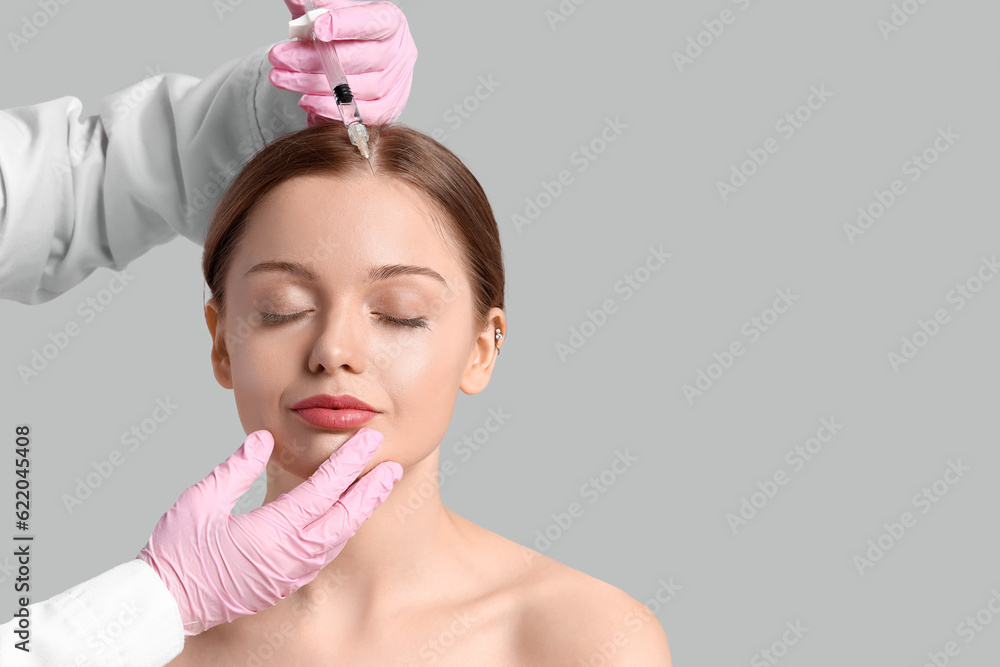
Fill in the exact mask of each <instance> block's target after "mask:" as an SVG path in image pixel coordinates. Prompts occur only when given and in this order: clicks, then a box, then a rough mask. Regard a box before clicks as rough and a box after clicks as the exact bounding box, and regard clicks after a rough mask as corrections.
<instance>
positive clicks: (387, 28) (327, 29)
mask: <svg viewBox="0 0 1000 667" xmlns="http://www.w3.org/2000/svg"><path fill="white" fill-rule="evenodd" d="M404 23H405V19H404V18H403V12H402V11H400V9H399V7H397V6H396V5H394V4H392V3H391V2H365V3H360V4H352V5H348V6H345V7H339V8H334V9H331V10H330V11H328V12H326V13H324V14H321V15H320V16H317V17H316V20H315V21H314V22H313V33H314V34H315V35H316V38H317V39H321V40H323V41H324V42H333V41H338V40H347V39H360V40H371V39H374V40H380V39H386V38H389V37H392V36H393V35H395V34H396V33H397V32H398V31H399V29H400V27H401V26H403V25H404ZM338 47H339V45H338ZM337 55H340V53H339V51H338V54H337Z"/></svg>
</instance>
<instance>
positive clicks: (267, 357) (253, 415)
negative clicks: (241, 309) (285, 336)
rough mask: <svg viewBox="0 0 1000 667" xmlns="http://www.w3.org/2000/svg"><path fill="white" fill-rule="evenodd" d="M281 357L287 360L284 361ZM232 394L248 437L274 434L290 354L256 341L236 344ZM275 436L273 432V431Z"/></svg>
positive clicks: (285, 382) (231, 360) (232, 352)
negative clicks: (265, 432) (266, 432)
mask: <svg viewBox="0 0 1000 667" xmlns="http://www.w3.org/2000/svg"><path fill="white" fill-rule="evenodd" d="M282 357H286V359H285V360H284V361H283V360H282ZM230 367H231V369H232V378H233V394H234V397H235V399H236V408H237V411H238V412H239V415H240V421H241V422H242V424H243V427H244V430H246V432H247V433H252V432H253V431H256V430H258V429H262V428H267V429H268V430H272V429H273V428H274V425H275V422H274V417H275V416H276V410H277V409H278V405H279V400H280V396H281V392H282V388H283V387H285V386H287V384H288V378H286V377H285V374H287V373H288V363H287V352H283V351H282V350H279V349H275V346H271V345H264V344H262V343H261V341H259V340H255V339H254V338H253V337H248V338H247V339H245V340H243V341H241V342H239V343H237V345H236V347H235V348H234V349H233V350H232V351H231V353H230ZM272 432H273V431H272Z"/></svg>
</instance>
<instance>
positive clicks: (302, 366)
mask: <svg viewBox="0 0 1000 667" xmlns="http://www.w3.org/2000/svg"><path fill="white" fill-rule="evenodd" d="M431 210H432V209H431V207H430V204H429V203H427V202H426V201H425V200H424V198H423V197H422V196H421V195H419V194H417V193H416V192H415V191H414V190H411V189H410V188H409V187H407V186H406V185H403V184H401V183H399V182H398V181H393V180H389V179H386V178H370V177H367V178H366V177H336V176H329V175H318V176H300V177H296V178H293V179H291V180H288V181H286V182H284V183H282V184H281V185H280V186H278V187H277V188H275V189H274V190H272V191H271V192H270V193H269V194H268V195H267V196H266V197H265V198H264V199H263V200H262V201H261V202H260V204H259V205H258V207H257V208H256V209H255V210H254V212H253V213H252V215H251V217H250V219H249V221H248V229H247V234H246V236H245V237H244V238H243V240H242V242H241V243H240V245H239V247H238V249H237V252H236V254H235V255H234V256H233V261H232V263H231V264H230V267H229V269H228V273H227V275H226V277H225V290H226V291H225V300H226V312H225V315H224V317H223V318H222V319H221V320H220V319H218V311H217V303H216V302H215V300H214V299H212V300H210V301H209V304H208V305H207V306H206V312H205V314H206V319H207V321H208V325H209V329H210V331H211V333H212V338H213V341H214V346H213V352H212V360H213V366H214V369H215V375H216V378H217V379H218V381H219V383H220V384H221V385H222V386H224V387H226V388H231V389H233V390H234V394H235V397H236V407H237V410H238V411H239V415H240V421H241V422H242V424H243V428H244V430H245V431H246V433H248V434H249V433H252V432H253V431H256V430H258V429H267V430H268V431H270V432H271V434H272V435H273V436H274V440H275V447H274V453H273V454H272V457H271V461H272V463H276V464H278V465H279V466H281V467H282V468H283V469H284V470H286V471H288V472H290V473H293V474H294V475H296V476H298V477H300V478H302V479H305V478H307V477H309V475H311V474H312V473H313V472H314V471H315V470H316V468H318V467H319V465H320V464H322V463H323V462H324V461H325V460H326V459H327V458H328V457H329V456H330V454H331V453H332V452H333V451H335V450H336V449H338V448H339V447H340V446H341V445H342V444H343V443H344V442H346V441H347V440H348V439H349V438H350V437H351V436H353V435H354V434H355V433H357V432H358V431H359V430H360V429H361V428H364V427H367V428H371V429H374V430H376V431H379V432H380V433H381V434H382V435H383V436H384V440H383V442H382V445H381V447H380V448H379V450H378V452H376V454H375V456H374V457H373V459H372V460H371V461H370V462H369V463H368V465H367V466H366V467H365V469H364V472H367V471H368V470H371V469H372V468H373V467H374V466H375V465H377V464H378V463H379V462H381V461H385V460H391V461H396V462H397V463H399V464H400V465H402V466H403V468H407V467H409V466H411V465H413V464H414V463H416V462H418V461H420V460H422V459H423V458H425V457H426V456H427V455H428V454H430V453H431V452H433V451H434V450H435V448H436V447H437V446H438V445H439V444H440V442H441V440H442V438H443V437H444V434H445V432H446V431H447V429H448V423H449V422H450V420H451V414H452V411H453V409H454V406H455V401H456V399H457V396H458V390H459V389H462V390H463V391H465V392H466V393H470V394H472V393H476V392H478V391H480V390H482V388H483V387H485V386H486V383H488V382H489V376H490V373H491V372H492V366H493V358H494V354H493V352H494V351H493V335H492V333H491V332H492V331H493V327H495V326H496V323H495V322H493V321H491V322H490V327H489V328H488V329H487V330H486V331H483V332H480V331H474V330H473V311H472V294H471V291H470V284H469V281H468V278H467V276H466V275H465V271H464V270H463V268H462V267H461V265H460V263H459V255H458V252H459V251H458V248H457V246H455V245H454V243H453V242H452V241H451V240H450V239H448V238H446V237H443V236H442V233H443V232H439V231H438V228H437V226H436V225H435V224H434V222H433V221H432V218H431ZM279 262H280V263H281V264H273V263H279ZM268 263H272V264H271V265H269V264H268ZM293 266H294V267H296V270H291V269H292V268H293ZM398 266H408V267H421V268H420V269H419V271H421V272H422V273H411V272H408V271H398V270H393V269H391V268H386V267H398ZM281 267H284V268H281ZM435 273H436V274H437V275H438V276H440V278H438V277H435V276H434V274H435ZM390 274H391V275H390ZM428 274H430V275H428ZM494 311H495V312H493V313H491V316H492V315H498V316H499V317H501V318H502V311H500V310H499V309H494ZM277 317H280V318H281V319H280V320H278V319H277ZM390 318H395V319H397V320H406V321H407V322H406V323H399V322H396V321H393V319H390ZM498 321H499V322H501V323H502V319H501V320H498ZM501 327H502V328H503V325H502V324H501ZM318 394H326V395H329V396H338V395H341V394H350V395H352V396H354V397H356V398H359V399H361V400H362V401H364V402H365V403H367V404H368V405H370V406H371V407H372V408H374V409H375V410H376V411H377V414H376V415H375V416H374V417H373V418H372V419H370V420H369V421H367V422H366V423H364V424H361V425H355V426H351V427H347V428H337V429H332V428H327V427H323V426H317V425H314V424H312V423H310V422H308V421H306V420H305V419H303V417H302V416H301V415H300V413H298V412H297V411H295V410H293V409H292V406H293V405H295V404H296V403H298V402H300V401H302V400H303V399H306V398H309V397H311V396H315V395H318Z"/></svg>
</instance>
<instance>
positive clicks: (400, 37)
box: [268, 0, 417, 127]
mask: <svg viewBox="0 0 1000 667" xmlns="http://www.w3.org/2000/svg"><path fill="white" fill-rule="evenodd" d="M315 3H316V6H317V7H318V8H320V9H329V10H330V11H329V12H326V13H324V14H323V15H321V16H319V17H318V18H317V19H316V22H315V23H314V25H313V29H314V31H315V33H316V37H317V39H321V40H323V41H327V42H334V44H335V45H336V49H337V57H338V58H339V59H340V64H341V65H342V66H343V68H344V73H345V74H346V75H347V83H348V84H349V85H350V86H351V92H352V93H354V99H355V100H356V101H357V105H358V111H359V112H360V113H361V118H362V119H363V120H364V122H365V124H366V125H367V124H372V125H382V124H388V123H391V122H393V121H394V120H396V119H397V118H399V115H400V114H401V113H402V112H403V107H405V106H406V100H407V98H408V97H409V95H410V86H411V85H412V83H413V66H414V64H415V63H416V60H417V46H416V44H414V43H413V37H412V36H410V28H409V26H408V25H407V23H406V17H405V16H403V12H402V11H400V9H399V8H398V7H397V6H396V5H394V4H392V3H391V2H356V1H355V0H315ZM285 4H286V5H287V6H288V9H289V11H290V12H291V13H292V18H298V17H299V16H302V15H303V14H304V13H305V8H304V7H303V6H302V2H300V1H296V0H285ZM268 60H270V61H271V64H272V65H273V66H274V68H273V69H272V70H271V73H270V74H269V78H270V81H271V83H273V84H274V85H275V86H277V87H278V88H283V89H285V90H291V91H295V92H299V93H303V95H302V99H301V100H299V106H300V107H302V108H303V109H305V110H306V112H308V114H309V115H308V124H309V126H310V127H311V126H313V125H315V124H316V123H317V122H320V121H319V120H318V119H317V118H316V116H323V117H325V118H332V119H334V120H337V121H339V120H341V118H340V110H339V109H338V108H337V102H336V100H335V99H334V97H333V91H332V90H331V89H330V84H329V82H328V81H327V80H326V76H325V75H324V74H323V66H322V65H321V64H320V60H319V56H318V55H317V53H316V49H315V47H314V46H313V45H312V44H311V43H310V42H309V41H303V40H292V41H289V42H282V43H280V44H276V45H275V46H273V47H272V48H271V50H270V52H269V53H268Z"/></svg>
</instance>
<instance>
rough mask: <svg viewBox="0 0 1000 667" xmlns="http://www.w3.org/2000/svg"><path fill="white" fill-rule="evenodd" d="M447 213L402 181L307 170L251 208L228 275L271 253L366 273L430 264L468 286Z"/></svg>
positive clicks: (335, 272) (322, 267)
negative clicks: (444, 216) (381, 267)
mask: <svg viewBox="0 0 1000 667" xmlns="http://www.w3.org/2000/svg"><path fill="white" fill-rule="evenodd" d="M442 223H443V219H442V217H441V215H440V214H439V213H438V212H437V211H436V209H435V208H434V207H433V206H432V205H431V204H430V202H428V201H427V200H426V199H425V198H424V197H423V196H422V195H420V194H419V193H418V192H416V191H414V190H413V189H411V188H410V187H408V186H406V185H405V184H403V183H400V182H398V181H394V180H389V179H386V178H370V177H367V178H366V177H360V178H357V177H351V178H342V177H333V176H329V175H316V176H301V177H296V178H293V179H290V180H288V181H285V182H284V183H282V184H280V185H279V186H277V187H276V188H274V189H273V190H272V191H271V192H269V193H268V194H267V195H266V196H265V197H264V198H263V199H262V200H261V201H260V202H259V204H258V205H257V207H256V208H255V209H254V210H253V212H252V213H251V215H250V217H249V219H248V222H247V230H246V235H245V236H244V238H243V240H242V241H241V242H240V247H239V249H238V251H237V253H236V255H235V256H234V258H233V264H232V269H231V271H230V272H229V276H228V277H227V278H228V279H235V280H240V279H241V277H242V276H243V274H244V273H245V272H246V271H247V270H248V269H250V268H251V267H252V266H254V265H255V264H257V263H259V262H262V261H265V260H274V259H278V260H282V261H294V262H299V263H303V264H306V265H307V266H309V267H311V268H313V269H314V271H315V272H316V273H317V274H318V275H320V276H321V277H326V278H333V279H337V280H343V281H354V280H357V279H360V278H362V277H363V276H364V275H365V274H366V272H367V269H368V268H369V267H371V266H374V265H378V264H386V263H399V264H413V265H423V266H429V267H430V268H432V269H434V270H435V271H437V272H439V273H440V274H441V275H442V276H444V278H445V279H446V280H447V282H448V284H449V285H450V286H452V288H453V289H455V288H459V289H461V288H462V287H464V285H465V276H464V275H463V271H462V268H461V266H460V264H459V256H458V254H457V251H456V248H455V245H454V242H453V240H452V239H450V238H449V237H448V232H447V231H446V230H445V229H443V228H445V227H446V226H445V225H444V224H442Z"/></svg>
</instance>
